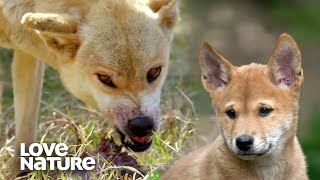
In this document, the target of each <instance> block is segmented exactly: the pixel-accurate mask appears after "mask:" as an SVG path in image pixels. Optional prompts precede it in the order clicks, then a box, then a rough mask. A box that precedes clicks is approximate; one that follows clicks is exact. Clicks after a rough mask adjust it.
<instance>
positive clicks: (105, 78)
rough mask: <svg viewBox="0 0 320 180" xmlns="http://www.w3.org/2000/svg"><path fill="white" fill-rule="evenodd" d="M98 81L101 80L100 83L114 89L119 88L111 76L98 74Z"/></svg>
mask: <svg viewBox="0 0 320 180" xmlns="http://www.w3.org/2000/svg"><path fill="white" fill-rule="evenodd" d="M97 76H98V79H99V80H100V82H102V83H103V84H104V85H107V86H109V87H112V88H116V87H117V86H116V85H115V84H113V82H112V79H111V76H109V75H102V74H97Z"/></svg>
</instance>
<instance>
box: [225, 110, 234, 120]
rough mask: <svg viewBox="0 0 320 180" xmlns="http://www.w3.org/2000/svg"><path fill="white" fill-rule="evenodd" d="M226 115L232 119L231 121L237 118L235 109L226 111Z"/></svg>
mask: <svg viewBox="0 0 320 180" xmlns="http://www.w3.org/2000/svg"><path fill="white" fill-rule="evenodd" d="M226 114H227V116H228V117H229V118H230V119H234V118H236V112H235V111H234V109H229V110H227V111H226Z"/></svg>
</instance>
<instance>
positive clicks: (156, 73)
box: [147, 66, 161, 83]
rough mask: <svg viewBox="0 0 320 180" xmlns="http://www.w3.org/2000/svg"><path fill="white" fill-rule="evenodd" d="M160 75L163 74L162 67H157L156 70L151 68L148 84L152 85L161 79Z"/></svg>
mask: <svg viewBox="0 0 320 180" xmlns="http://www.w3.org/2000/svg"><path fill="white" fill-rule="evenodd" d="M160 73H161V67H160V66H159V67H156V68H151V69H150V70H149V71H148V74H147V81H148V83H151V82H152V81H154V80H156V79H157V78H158V77H159V75H160Z"/></svg>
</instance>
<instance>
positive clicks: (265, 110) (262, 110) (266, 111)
mask: <svg viewBox="0 0 320 180" xmlns="http://www.w3.org/2000/svg"><path fill="white" fill-rule="evenodd" d="M272 111H273V109H272V108H267V107H261V108H260V109H259V115H260V116H261V117H266V116H268V115H269V114H270V113H271V112H272Z"/></svg>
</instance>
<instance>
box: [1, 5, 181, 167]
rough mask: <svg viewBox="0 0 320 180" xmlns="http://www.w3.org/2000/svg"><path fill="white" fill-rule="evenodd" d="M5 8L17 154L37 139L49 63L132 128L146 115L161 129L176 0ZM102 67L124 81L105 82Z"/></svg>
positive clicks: (73, 88)
mask: <svg viewBox="0 0 320 180" xmlns="http://www.w3.org/2000/svg"><path fill="white" fill-rule="evenodd" d="M153 1H155V2H153ZM0 9H1V12H0V45H1V46H3V47H7V48H13V49H14V50H15V58H14V62H13V69H12V70H13V71H12V72H13V80H14V82H13V84H14V93H15V94H14V95H15V117H16V125H17V129H16V133H17V134H16V145H15V149H16V156H18V154H19V143H20V142H26V143H31V142H33V141H34V140H35V135H36V131H35V129H36V128H35V127H36V119H37V113H38V105H39V97H40V94H41V93H40V92H41V91H40V90H41V86H42V74H43V66H42V62H44V63H46V64H48V65H49V66H51V67H53V68H54V69H56V70H57V71H58V72H59V74H60V77H61V80H62V82H63V84H64V86H65V87H66V89H67V90H69V91H70V93H71V94H73V95H74V96H76V97H77V98H79V99H80V100H82V101H83V102H85V103H86V104H88V105H90V106H93V107H95V108H97V109H99V110H100V111H101V112H103V113H104V114H105V116H106V118H107V120H108V121H109V122H110V123H111V124H112V125H114V126H115V127H117V129H119V130H120V131H122V132H123V133H124V134H125V129H126V125H127V123H128V120H129V119H130V118H132V117H134V116H137V115H140V114H144V115H148V116H151V117H152V118H153V119H154V121H155V122H154V123H155V126H156V129H158V128H159V124H160V122H159V120H160V110H159V102H160V92H161V87H162V85H163V83H164V80H165V77H166V74H167V69H168V59H169V51H170V46H171V41H172V39H173V27H174V25H175V24H176V22H177V21H178V9H177V2H176V0H91V1H88V0H46V1H41V0H2V1H1V4H0ZM38 60H41V62H38ZM158 66H161V67H162V71H161V74H160V76H159V78H158V79H157V80H156V81H154V82H152V83H150V84H149V83H148V82H147V80H146V75H147V72H148V71H149V70H150V68H155V67H158ZM97 73H99V74H106V75H109V76H111V78H112V81H113V83H114V84H115V85H116V86H117V88H115V89H113V88H110V87H107V86H106V85H104V84H102V83H101V82H100V81H99V80H98V78H97ZM22 124H23V126H22ZM13 171H15V172H16V171H17V169H16V168H15V169H14V170H13Z"/></svg>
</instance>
